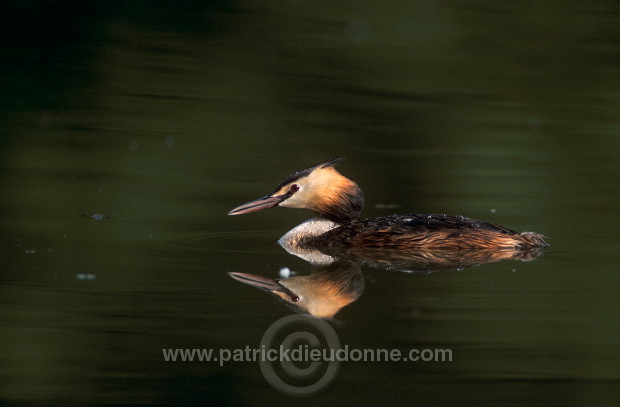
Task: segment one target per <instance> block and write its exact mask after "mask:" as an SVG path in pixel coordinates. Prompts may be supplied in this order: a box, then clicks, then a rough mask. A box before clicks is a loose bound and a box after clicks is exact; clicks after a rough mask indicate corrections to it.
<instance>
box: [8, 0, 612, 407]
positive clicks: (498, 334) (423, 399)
mask: <svg viewBox="0 0 620 407" xmlns="http://www.w3.org/2000/svg"><path fill="white" fill-rule="evenodd" d="M543 3H544V4H543ZM106 4H107V5H105V6H103V5H102V6H85V5H83V4H82V3H81V2H71V1H64V2H63V1H50V2H20V3H17V2H9V3H8V4H5V5H3V6H1V8H2V13H1V14H2V15H3V18H4V19H5V21H4V22H3V24H2V29H1V30H2V32H3V34H4V35H5V37H6V38H11V40H10V41H5V42H3V46H2V48H0V62H1V64H0V83H1V84H2V89H3V91H2V94H1V95H2V96H1V97H0V106H1V110H0V123H1V129H2V130H1V133H0V137H1V138H0V143H1V144H0V171H1V173H0V197H1V199H0V210H1V213H2V216H1V218H0V219H1V221H0V242H1V244H2V251H1V253H0V259H1V262H2V263H1V264H2V266H1V271H0V328H1V329H0V366H2V369H0V399H2V400H3V401H5V402H6V404H7V405H11V404H18V405H19V404H25V405H29V404H38V405H48V404H52V405H112V404H123V405H131V404H135V405H147V404H155V405H187V404H202V405H248V406H249V405H265V404H267V403H268V404H270V405H287V406H289V405H291V403H294V404H295V405H313V404H317V405H343V406H345V405H346V406H348V405H356V406H358V405H377V404H379V405H382V404H385V403H389V404H394V405H414V406H417V405H420V406H454V405H493V406H504V405H505V406H533V405H541V406H542V405H545V406H549V405H557V406H573V405H574V406H583V405H590V406H617V405H618V403H619V402H620V394H619V391H618V384H619V383H618V381H619V378H620V371H619V370H620V366H619V365H620V361H619V354H618V345H619V339H620V332H619V288H620V287H619V267H618V266H619V263H618V248H619V216H618V208H619V205H620V200H619V195H620V178H619V177H620V176H619V162H620V160H619V159H620V157H619V156H620V142H619V137H618V134H619V133H620V119H619V117H620V116H619V115H618V112H619V111H620V103H619V99H618V95H619V92H618V52H617V44H618V21H617V8H616V7H615V6H614V7H611V4H609V5H608V6H610V7H609V8H605V7H604V6H605V5H598V4H593V3H584V2H578V1H563V2H538V3H531V2H510V3H502V4H499V3H490V2H483V1H473V2H467V3H458V2H440V3H437V2H430V1H424V2H389V3H388V4H379V3H377V2H320V3H315V2H307V1H282V2H243V1H242V2H227V1H221V2H180V3H179V2H165V1H158V2H146V1H134V2H129V3H125V2H119V3H117V4H115V3H106ZM335 155H342V156H344V157H345V161H343V162H342V163H341V164H340V165H339V170H340V171H341V172H342V173H343V174H345V175H346V176H348V177H350V178H352V179H354V180H355V181H356V182H358V183H359V185H360V186H361V187H362V189H363V190H364V192H365V194H366V202H367V206H366V209H365V212H364V215H365V216H367V217H372V216H381V215H387V214H390V213H394V212H401V213H405V212H422V213H423V212H439V213H451V214H463V215H466V216H470V217H473V218H477V219H482V220H487V221H491V222H495V223H499V224H501V225H504V226H507V227H509V228H513V229H516V230H533V231H536V232H539V233H543V234H545V235H546V236H547V237H548V241H549V242H550V243H551V244H552V246H551V247H550V248H548V249H547V250H546V253H545V255H544V256H543V257H541V258H538V259H536V260H535V261H533V262H517V261H507V262H500V263H494V264H487V265H482V266H480V267H477V268H469V269H466V270H463V271H449V272H445V273H435V274H407V273H399V272H395V271H392V272H390V271H381V270H374V269H371V268H364V269H363V270H362V273H363V275H364V280H365V289H364V293H363V295H362V296H361V297H360V298H359V299H358V300H357V301H355V302H353V303H352V304H350V305H348V306H347V307H345V308H343V309H342V311H340V312H339V313H338V314H337V319H338V320H339V322H336V323H334V324H333V327H334V329H335V330H336V332H337V334H338V336H339V338H340V341H341V342H342V344H347V345H349V346H350V347H356V348H387V349H392V348H398V349H409V348H435V347H437V348H450V349H452V351H453V361H452V362H446V363H438V362H434V363H421V362H420V363H405V362H399V363H397V362H385V363H371V362H344V363H343V364H342V365H341V367H340V371H339V373H338V375H337V377H336V378H335V380H334V381H333V383H332V384H331V386H330V387H329V388H327V389H325V390H323V391H322V392H320V393H319V394H317V395H314V396H310V397H304V398H293V397H291V396H288V395H285V394H282V393H280V392H278V391H276V390H274V389H273V388H272V387H271V386H270V385H269V384H268V383H267V382H266V380H265V379H264V377H263V375H262V374H261V370H260V368H259V364H258V363H253V362H237V363H232V362H231V363H228V364H225V365H224V366H221V367H220V366H219V365H218V364H214V363H206V362H203V363H200V362H193V363H189V362H186V363H183V362H165V361H164V359H163V357H162V348H214V349H222V348H243V347H245V346H251V347H256V346H258V344H259V343H260V341H261V338H262V336H263V334H264V333H265V331H266V330H267V329H268V327H269V326H270V325H271V324H272V323H274V322H275V321H276V320H278V319H279V318H281V317H284V316H287V315H290V314H291V311H290V310H289V309H288V308H286V307H285V306H284V305H283V304H281V303H279V302H278V301H276V300H275V299H273V298H271V297H269V296H268V295H267V294H265V293H263V292H260V291H258V290H255V289H252V288H250V287H247V286H244V285H241V284H239V283H238V282H236V281H234V280H232V279H231V278H230V277H229V276H228V275H227V272H245V273H253V274H258V275H264V276H269V277H272V278H277V276H278V271H279V270H280V269H281V268H282V267H289V268H291V269H293V270H295V271H297V272H299V273H300V274H308V273H310V271H311V269H312V267H311V266H310V265H309V264H307V263H305V262H304V261H302V260H300V259H298V258H296V257H293V256H291V255H289V254H288V253H286V252H285V251H284V250H283V249H282V248H280V247H279V246H278V245H277V244H276V240H277V239H278V238H279V237H280V236H281V235H282V234H283V233H284V232H286V231H287V230H288V229H290V228H291V227H293V226H294V225H296V224H298V223H300V222H301V221H303V220H305V219H307V218H308V217H309V216H310V214H309V213H308V212H304V211H300V210H288V209H280V208H276V209H271V210H268V211H264V212H259V213H255V214H248V215H244V216H237V217H227V216H225V214H226V212H227V211H228V210H230V209H232V208H233V207H234V206H236V205H238V204H241V203H243V202H246V201H248V200H250V199H253V198H257V197H259V196H262V195H263V194H265V193H268V192H270V191H271V190H272V188H273V187H274V186H275V185H276V184H277V183H278V182H279V181H280V180H281V179H283V178H284V177H285V176H286V175H288V174H290V173H291V172H293V171H296V170H299V169H302V168H304V167H307V166H309V165H312V164H315V163H318V162H320V161H323V160H325V159H328V158H331V157H333V156H335ZM386 205H387V206H388V208H386ZM93 214H104V215H107V216H108V217H106V218H104V219H93V218H90V217H88V216H84V215H93Z"/></svg>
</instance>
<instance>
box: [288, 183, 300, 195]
mask: <svg viewBox="0 0 620 407" xmlns="http://www.w3.org/2000/svg"><path fill="white" fill-rule="evenodd" d="M297 191H299V185H297V184H293V185H291V187H290V188H289V189H288V193H289V194H292V193H295V192H297Z"/></svg>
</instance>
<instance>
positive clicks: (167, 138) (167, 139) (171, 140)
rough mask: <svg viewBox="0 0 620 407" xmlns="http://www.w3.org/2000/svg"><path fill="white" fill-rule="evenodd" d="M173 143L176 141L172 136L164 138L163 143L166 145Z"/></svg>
mask: <svg viewBox="0 0 620 407" xmlns="http://www.w3.org/2000/svg"><path fill="white" fill-rule="evenodd" d="M174 143H176V139H175V138H174V137H172V136H168V137H166V139H165V140H164V145H165V146H166V147H173V146H174Z"/></svg>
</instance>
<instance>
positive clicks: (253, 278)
mask: <svg viewBox="0 0 620 407" xmlns="http://www.w3.org/2000/svg"><path fill="white" fill-rule="evenodd" d="M228 275H229V276H231V277H232V278H234V279H235V280H237V281H239V282H240V283H243V284H247V285H251V286H252V287H256V288H259V289H261V290H265V291H270V292H280V293H284V294H286V295H289V296H290V295H295V294H293V292H292V291H291V290H289V289H288V288H286V287H285V286H283V285H282V284H280V283H279V282H278V281H277V280H274V279H271V278H269V277H263V276H257V275H254V274H247V273H228Z"/></svg>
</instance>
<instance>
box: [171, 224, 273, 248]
mask: <svg viewBox="0 0 620 407" xmlns="http://www.w3.org/2000/svg"><path fill="white" fill-rule="evenodd" d="M281 234H282V231H280V230H277V231H276V230H256V231H243V230H240V231H211V232H210V231H192V232H186V233H183V234H178V235H176V236H173V237H171V238H170V240H169V243H170V244H171V246H170V248H171V249H173V250H175V249H178V250H184V251H201V252H204V251H211V252H230V253H262V254H266V253H274V252H277V251H278V249H279V248H280V247H279V246H278V245H277V244H275V243H276V241H277V240H278V238H279V237H280V235H281Z"/></svg>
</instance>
